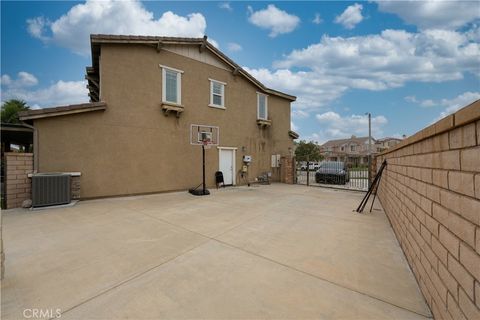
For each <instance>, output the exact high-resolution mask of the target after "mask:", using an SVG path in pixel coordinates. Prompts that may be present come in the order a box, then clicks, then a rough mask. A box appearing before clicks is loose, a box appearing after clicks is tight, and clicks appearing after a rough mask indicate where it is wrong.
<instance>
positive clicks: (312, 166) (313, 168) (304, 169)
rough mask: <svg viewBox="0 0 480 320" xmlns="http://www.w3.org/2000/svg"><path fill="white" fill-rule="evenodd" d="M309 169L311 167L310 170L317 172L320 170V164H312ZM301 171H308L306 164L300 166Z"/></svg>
mask: <svg viewBox="0 0 480 320" xmlns="http://www.w3.org/2000/svg"><path fill="white" fill-rule="evenodd" d="M308 167H309V168H308V170H310V171H315V170H318V169H319V168H320V164H319V163H316V162H310V163H309V165H308ZM300 170H302V171H307V163H306V162H304V163H302V165H301V166H300Z"/></svg>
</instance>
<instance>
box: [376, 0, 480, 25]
mask: <svg viewBox="0 0 480 320" xmlns="http://www.w3.org/2000/svg"><path fill="white" fill-rule="evenodd" d="M377 3H378V8H379V10H380V11H383V12H388V13H393V14H396V15H398V16H399V17H400V18H402V19H403V20H404V21H405V22H407V23H409V24H413V25H416V26H418V27H419V28H422V29H429V28H440V29H456V28H459V27H462V26H464V25H465V24H467V23H469V22H473V21H475V20H478V19H479V18H480V8H479V4H478V2H477V1H442V0H437V1H386V0H382V1H377Z"/></svg>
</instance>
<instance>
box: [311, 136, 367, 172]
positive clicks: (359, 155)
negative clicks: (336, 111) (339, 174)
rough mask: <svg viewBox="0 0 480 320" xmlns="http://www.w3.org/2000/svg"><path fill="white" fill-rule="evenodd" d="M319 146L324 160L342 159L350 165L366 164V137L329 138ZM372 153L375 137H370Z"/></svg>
mask: <svg viewBox="0 0 480 320" xmlns="http://www.w3.org/2000/svg"><path fill="white" fill-rule="evenodd" d="M319 148H320V154H321V155H322V156H323V157H324V158H325V160H326V161H342V162H346V163H347V164H348V165H350V166H358V165H363V164H368V137H356V136H352V137H351V138H349V139H338V140H329V141H327V142H325V143H324V144H322V145H321V146H320V147H319ZM374 153H376V151H375V139H373V138H372V154H374Z"/></svg>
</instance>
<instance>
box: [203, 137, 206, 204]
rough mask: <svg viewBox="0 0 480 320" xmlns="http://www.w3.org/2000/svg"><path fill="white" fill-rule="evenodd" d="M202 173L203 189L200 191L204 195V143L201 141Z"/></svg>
mask: <svg viewBox="0 0 480 320" xmlns="http://www.w3.org/2000/svg"><path fill="white" fill-rule="evenodd" d="M202 171H203V172H202V174H203V177H202V183H203V190H202V193H203V195H206V190H207V189H206V188H205V144H204V143H202Z"/></svg>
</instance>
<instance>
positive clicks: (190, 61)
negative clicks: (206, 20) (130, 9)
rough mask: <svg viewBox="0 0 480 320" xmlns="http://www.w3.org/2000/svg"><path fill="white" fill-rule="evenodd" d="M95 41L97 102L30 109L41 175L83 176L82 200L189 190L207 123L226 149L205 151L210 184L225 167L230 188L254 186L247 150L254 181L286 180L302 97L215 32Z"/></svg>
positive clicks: (92, 73)
mask: <svg viewBox="0 0 480 320" xmlns="http://www.w3.org/2000/svg"><path fill="white" fill-rule="evenodd" d="M90 41H91V49H92V66H91V67H87V75H86V79H87V80H88V88H89V91H90V93H89V96H90V98H91V102H90V103H86V104H81V105H73V106H65V107H57V108H48V109H40V110H31V111H28V112H24V113H22V114H21V120H23V121H26V122H28V123H30V124H33V126H34V127H35V130H36V131H35V132H36V139H35V140H36V141H35V149H34V150H35V159H34V162H35V167H36V168H35V169H36V170H37V171H38V172H81V197H82V198H91V197H103V196H113V195H128V194H142V193H150V192H152V193H153V192H160V191H169V190H186V189H188V188H191V187H195V186H197V185H198V184H199V183H201V181H202V162H201V159H202V158H201V154H202V152H201V147H200V146H198V145H192V144H191V141H190V139H191V136H192V128H193V127H192V125H202V126H204V127H205V128H207V129H208V128H214V129H215V130H218V146H214V147H212V148H211V149H209V150H206V172H207V185H208V186H213V185H215V180H214V174H215V172H216V171H218V170H219V169H222V171H223V174H224V177H225V180H226V183H227V184H233V185H235V184H243V183H246V181H247V180H246V179H245V178H244V177H243V176H242V174H241V170H242V165H243V161H242V159H243V156H244V155H250V156H251V157H252V161H251V164H250V166H249V167H248V179H249V180H253V179H254V178H255V177H257V176H259V175H261V174H263V173H265V172H271V173H272V178H273V179H274V180H278V179H279V170H278V168H272V166H275V165H274V161H273V159H277V158H276V157H277V155H280V156H287V157H290V156H291V155H292V148H293V139H294V138H296V137H298V136H297V135H296V134H295V133H294V132H292V131H290V103H291V102H292V101H295V99H296V97H294V96H291V95H288V94H285V93H282V92H279V91H276V90H273V89H269V88H267V87H265V86H264V85H263V84H261V83H260V82H259V81H258V80H256V79H255V78H254V77H252V76H251V75H250V74H248V73H247V72H246V71H245V70H243V69H242V68H241V67H240V66H238V65H237V64H236V63H235V62H233V61H232V60H230V59H229V58H228V57H227V56H225V55H224V54H223V53H222V52H220V51H219V50H218V49H216V48H215V47H214V46H212V44H211V43H209V42H208V41H207V39H206V37H204V38H172V37H146V36H112V35H92V36H91V38H90ZM196 128H197V127H196ZM202 128H203V127H202ZM202 130H203V129H202ZM207 131H208V130H207ZM215 132H216V131H215ZM215 138H216V137H215ZM272 156H274V157H272Z"/></svg>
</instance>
